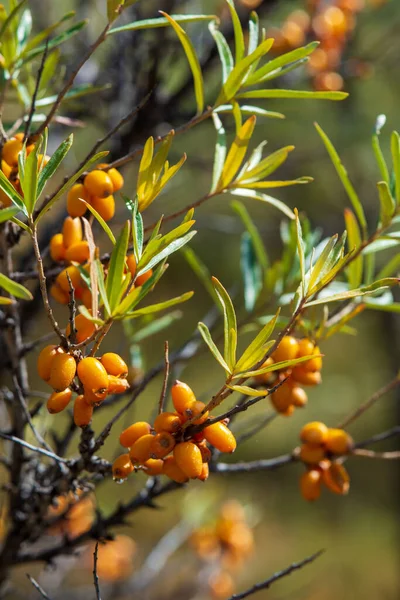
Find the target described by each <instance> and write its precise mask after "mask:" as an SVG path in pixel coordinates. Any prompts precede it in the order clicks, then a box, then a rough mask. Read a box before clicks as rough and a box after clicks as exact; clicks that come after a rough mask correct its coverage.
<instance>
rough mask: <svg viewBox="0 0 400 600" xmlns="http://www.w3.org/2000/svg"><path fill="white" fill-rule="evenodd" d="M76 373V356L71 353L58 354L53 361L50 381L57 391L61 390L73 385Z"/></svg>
mask: <svg viewBox="0 0 400 600" xmlns="http://www.w3.org/2000/svg"><path fill="white" fill-rule="evenodd" d="M75 373H76V362H75V358H74V357H73V356H71V355H70V354H56V356H55V357H54V358H53V360H52V362H51V369H50V379H49V381H48V383H49V385H50V386H51V387H52V388H53V389H54V390H55V391H56V392H61V391H62V390H65V389H66V388H67V387H69V386H70V385H71V383H72V380H73V378H74V377H75Z"/></svg>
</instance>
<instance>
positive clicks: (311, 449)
mask: <svg viewBox="0 0 400 600" xmlns="http://www.w3.org/2000/svg"><path fill="white" fill-rule="evenodd" d="M299 457H300V460H302V461H303V462H305V463H306V464H309V465H317V464H318V463H319V462H320V461H321V460H323V459H324V458H325V450H324V449H323V448H322V447H321V446H312V445H311V444H302V445H301V447H300V453H299Z"/></svg>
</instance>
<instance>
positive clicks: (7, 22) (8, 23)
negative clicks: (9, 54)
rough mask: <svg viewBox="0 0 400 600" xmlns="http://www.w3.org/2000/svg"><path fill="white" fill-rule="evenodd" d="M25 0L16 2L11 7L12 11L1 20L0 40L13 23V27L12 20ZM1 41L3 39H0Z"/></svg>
mask: <svg viewBox="0 0 400 600" xmlns="http://www.w3.org/2000/svg"><path fill="white" fill-rule="evenodd" d="M26 1H27V0H21V2H20V3H19V4H16V5H15V6H14V8H13V9H12V11H11V12H10V14H9V15H8V17H7V18H6V19H5V21H4V22H3V24H2V26H1V28H0V40H2V38H3V36H4V34H5V32H6V31H7V29H8V28H9V27H10V26H11V25H13V28H14V29H15V25H14V24H13V21H14V19H15V18H16V17H17V16H18V13H19V12H20V10H22V8H23V7H24V5H25V4H26ZM2 42H3V40H2Z"/></svg>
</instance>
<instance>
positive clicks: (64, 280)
mask: <svg viewBox="0 0 400 600" xmlns="http://www.w3.org/2000/svg"><path fill="white" fill-rule="evenodd" d="M67 273H68V275H69V278H70V279H71V283H72V286H73V287H74V288H75V289H77V288H78V287H80V286H81V285H82V280H81V274H80V272H79V269H78V267H75V266H74V265H71V266H69V267H67V268H66V269H64V270H63V271H61V273H59V274H58V275H57V277H56V283H57V285H58V286H59V287H60V288H61V289H62V290H63V291H64V292H66V293H67V294H68V293H69V291H70V287H69V282H68V277H67Z"/></svg>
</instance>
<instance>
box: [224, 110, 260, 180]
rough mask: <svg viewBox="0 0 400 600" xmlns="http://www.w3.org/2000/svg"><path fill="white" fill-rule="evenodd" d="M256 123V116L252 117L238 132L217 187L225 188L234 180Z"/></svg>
mask: <svg viewBox="0 0 400 600" xmlns="http://www.w3.org/2000/svg"><path fill="white" fill-rule="evenodd" d="M255 124H256V117H254V116H253V117H250V118H249V119H247V121H246V122H245V123H244V124H243V126H242V127H241V129H240V131H239V132H238V133H237V135H236V137H235V140H234V141H233V143H232V146H231V147H230V149H229V152H228V155H227V157H226V160H225V164H224V168H223V170H222V173H221V177H220V179H219V181H218V183H217V189H221V190H222V189H225V188H226V187H227V186H228V185H229V184H230V183H231V182H232V181H233V179H234V177H235V175H236V173H237V172H238V170H239V169H240V165H241V164H242V162H243V159H244V157H245V155H246V152H247V148H248V145H249V142H250V139H251V136H252V135H253V131H254V127H255Z"/></svg>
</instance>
